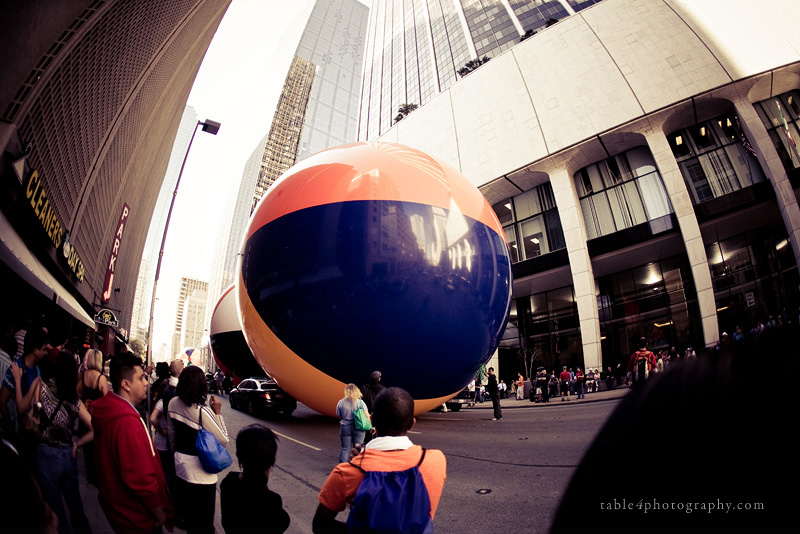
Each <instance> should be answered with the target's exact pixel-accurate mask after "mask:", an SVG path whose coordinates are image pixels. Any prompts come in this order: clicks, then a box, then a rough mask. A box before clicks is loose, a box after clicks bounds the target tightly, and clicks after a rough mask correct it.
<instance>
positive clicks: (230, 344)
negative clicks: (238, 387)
mask: <svg viewBox="0 0 800 534" xmlns="http://www.w3.org/2000/svg"><path fill="white" fill-rule="evenodd" d="M210 342H211V349H212V350H213V351H214V354H215V355H216V356H217V358H219V361H220V362H221V363H222V365H224V366H225V367H227V368H228V369H230V371H231V372H232V373H233V374H235V375H236V376H238V377H239V378H242V379H244V378H249V377H251V376H266V373H265V372H264V370H263V369H262V368H261V366H260V365H258V362H257V361H256V357H255V356H253V353H252V352H251V351H250V347H248V346H247V341H245V339H244V334H243V333H242V331H241V330H234V331H232V332H219V333H216V334H212V335H211V336H210Z"/></svg>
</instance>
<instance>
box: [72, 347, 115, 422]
mask: <svg viewBox="0 0 800 534" xmlns="http://www.w3.org/2000/svg"><path fill="white" fill-rule="evenodd" d="M84 361H85V362H86V370H85V371H84V372H83V373H82V374H81V387H80V388H78V391H79V393H80V394H81V400H83V402H84V403H85V404H87V408H88V407H91V402H93V401H96V400H98V399H101V398H103V397H104V396H105V394H106V393H108V379H107V378H106V377H105V375H103V371H104V369H105V366H104V365H103V353H102V352H100V351H99V350H95V349H89V350H87V351H86V358H85V359H84ZM87 401H90V402H87Z"/></svg>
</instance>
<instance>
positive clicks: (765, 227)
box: [360, 0, 800, 369]
mask: <svg viewBox="0 0 800 534" xmlns="http://www.w3.org/2000/svg"><path fill="white" fill-rule="evenodd" d="M480 5H481V6H483V7H481V8H478V7H477V2H467V1H466V0H460V1H455V2H453V1H452V0H449V1H443V0H442V1H440V0H427V1H426V2H399V1H390V0H376V2H375V4H374V6H373V10H374V13H373V15H372V17H371V25H370V30H369V34H368V35H369V38H368V43H369V46H368V50H367V54H366V57H367V58H368V59H367V68H366V70H367V73H366V78H365V80H364V88H365V91H364V98H363V100H362V109H361V123H360V126H361V135H362V136H364V135H367V137H368V138H369V139H371V140H373V139H374V140H380V141H391V142H396V143H400V144H404V145H408V146H411V147H414V148H416V149H419V150H423V151H425V152H426V153H428V154H430V155H431V156H434V157H437V158H440V159H441V160H443V161H445V162H447V163H448V164H450V165H452V166H453V167H455V168H456V169H458V170H460V171H461V172H462V174H464V176H466V178H467V179H469V180H470V181H471V182H472V183H473V184H475V185H476V186H477V187H478V188H479V189H480V191H481V192H482V193H483V195H484V196H485V197H486V198H487V199H488V200H489V203H490V204H491V205H492V206H493V208H494V211H495V214H496V215H497V218H498V220H499V221H500V223H501V224H502V226H503V229H504V233H505V238H506V241H507V243H508V247H509V254H510V256H511V262H512V270H513V275H514V281H513V289H512V291H513V292H512V296H513V302H512V311H511V316H510V323H509V324H510V325H511V327H510V328H508V329H507V331H506V333H507V334H508V335H507V336H506V337H505V339H504V340H503V341H502V344H501V347H502V348H501V351H500V354H499V359H500V360H501V362H502V360H504V359H506V361H507V362H508V363H509V366H508V367H510V368H511V369H515V368H519V367H518V366H519V363H518V360H517V358H518V357H519V356H518V354H520V353H522V354H524V355H525V357H526V358H528V360H527V361H530V360H531V359H533V360H534V361H536V362H538V363H537V365H541V366H544V367H548V368H551V369H552V368H554V367H558V368H560V366H561V365H571V366H573V367H575V366H580V367H589V368H602V369H607V368H608V367H609V366H611V367H612V368H616V366H617V364H621V365H622V366H623V369H624V366H627V358H628V357H630V355H631V354H632V353H633V352H634V351H635V350H636V344H637V343H638V341H639V339H640V338H641V337H644V338H645V339H646V341H647V343H648V347H649V348H650V349H655V350H656V351H659V350H661V349H669V348H670V347H673V346H674V347H676V348H677V349H678V350H683V349H685V348H686V347H693V348H694V349H696V350H697V349H704V348H712V347H714V345H715V344H716V343H717V342H718V341H719V340H720V339H721V337H723V336H722V334H723V332H724V333H727V334H728V337H729V338H730V337H731V336H733V335H734V332H736V331H737V329H738V330H741V331H744V332H745V333H747V332H748V331H749V330H750V329H751V327H753V326H754V325H758V323H759V322H760V321H765V320H766V321H767V322H769V317H770V316H772V320H773V321H774V323H775V326H776V327H778V324H779V323H780V322H783V323H786V321H787V320H789V319H791V320H793V321H795V320H797V317H796V315H797V310H798V305H800V270H798V264H800V204H798V195H800V150H799V149H798V145H797V144H798V139H800V34H799V33H798V32H797V31H796V29H795V28H794V21H796V20H798V19H800V3H797V2H783V3H780V6H778V4H774V5H773V4H771V5H770V6H769V7H767V6H765V5H764V4H763V2H760V1H758V0H743V1H741V2H735V3H734V2H722V1H705V2H686V1H684V0H635V1H634V0H603V1H602V2H598V3H595V4H593V5H589V6H585V4H584V3H574V2H568V3H567V4H561V3H557V2H549V3H547V4H543V3H541V2H522V1H519V2H515V1H512V0H508V1H502V2H491V1H488V0H487V1H484V0H482V1H481V2H480ZM545 5H547V6H549V7H551V8H553V7H556V8H557V7H559V6H561V7H563V8H564V9H566V8H567V7H571V8H572V9H573V10H574V11H577V12H576V13H574V14H571V15H569V16H566V17H559V16H558V15H557V14H554V13H552V12H551V13H546V14H542V12H541V9H543V7H544V6H545ZM453 6H455V7H453ZM488 6H493V7H492V8H491V9H493V10H494V11H493V13H494V15H492V16H486V17H485V19H481V17H482V16H483V15H481V10H484V11H486V10H488V9H489V7H488ZM409 7H413V8H414V9H413V10H409V9H407V8H409ZM468 7H470V9H468ZM472 7H474V8H475V10H474V11H473V10H471V8H472ZM423 8H424V9H423ZM435 8H436V9H440V10H441V12H440V13H439V14H438V15H434V11H435ZM501 8H502V9H501ZM533 8H536V9H537V10H539V13H540V14H541V17H539V20H541V19H543V18H545V17H550V18H554V19H555V18H558V19H559V21H558V22H556V23H554V24H550V25H549V26H547V24H546V23H545V25H544V26H542V27H539V29H538V32H537V33H536V34H535V35H531V36H530V37H528V38H526V39H524V40H522V41H520V39H519V38H517V39H516V44H514V40H506V39H507V38H508V34H507V33H506V32H505V31H501V28H500V26H501V24H500V22H499V20H500V19H501V18H504V17H507V18H509V19H511V20H512V21H513V20H518V21H519V24H517V23H516V22H515V23H514V28H515V29H516V32H517V34H518V35H520V34H522V31H523V30H525V29H526V28H528V27H529V26H528V22H525V21H526V20H527V19H525V18H524V17H523V16H522V14H523V11H524V10H525V9H530V10H533ZM579 8H582V9H579ZM448 10H451V11H452V12H454V14H453V13H451V11H448ZM528 12H529V13H530V12H532V11H528ZM448 13H451V14H453V16H452V17H451V19H452V20H451V19H448V18H447V16H446V15H447V14H448ZM512 13H513V14H515V15H516V19H514V18H513V17H512ZM418 15H419V16H418ZM451 22H452V23H451ZM476 22H480V27H481V28H485V33H481V34H477V33H476V31H477V28H478V27H477V26H476V25H475V24H474V23H476ZM437 28H438V29H440V30H441V31H439V30H437ZM464 28H466V29H469V31H466V30H464ZM512 34H513V32H512ZM523 35H524V34H523ZM459 36H460V37H459ZM467 36H472V37H471V38H470V39H466V38H467ZM426 39H427V40H426ZM458 39H462V40H464V39H466V40H467V43H468V48H469V47H470V46H474V47H475V54H474V55H473V54H472V52H471V51H470V54H469V57H474V56H477V55H479V54H480V55H482V54H484V53H485V54H486V55H491V56H492V59H491V61H489V62H488V63H486V64H484V65H482V66H480V67H478V68H477V69H476V70H474V71H473V72H471V73H469V74H468V75H466V76H464V77H463V78H461V79H457V78H456V77H455V75H454V73H453V72H454V71H453V69H455V68H457V67H458V66H459V62H458V61H454V60H451V59H449V58H450V57H451V56H449V55H447V54H452V53H455V52H456V51H458V50H461V48H460V47H459V46H458V43H459V42H460V41H458ZM440 41H441V42H449V43H450V46H449V50H450V52H447V50H444V52H445V53H444V55H441V54H440V53H439V52H440V45H441V43H440ZM470 42H471V43H472V44H471V45H470V44H469V43H470ZM492 43H495V44H492ZM506 45H513V46H510V48H507V49H506V50H505V51H502V52H501V49H502V47H503V46H506ZM493 46H494V47H495V48H494V50H495V52H491V51H490V48H491V47H493ZM484 47H489V48H484ZM445 48H446V47H445ZM411 52H414V53H416V54H417V55H416V56H411ZM412 57H416V58H417V59H414V60H413V61H412V60H411V58H412ZM442 58H444V59H442ZM444 60H446V61H445V63H447V69H446V70H442V68H441V66H442V61H444ZM434 66H435V68H434ZM415 67H416V68H417V70H415ZM443 72H444V73H445V74H446V76H442V73H443ZM437 73H438V77H437ZM379 75H380V76H379ZM397 80H403V81H404V83H397ZM415 80H418V82H417V81H415ZM456 80H457V81H456ZM434 82H435V83H436V84H438V85H436V84H434ZM429 84H434V85H433V93H437V92H438V93H439V94H438V95H437V96H436V97H435V98H428V100H427V101H426V98H425V97H424V96H422V97H420V98H421V99H420V100H419V101H416V100H415V99H416V98H417V94H420V95H424V91H425V90H427V89H428V88H430V85H429ZM448 84H449V85H448ZM445 87H446V88H445ZM395 89H398V90H400V89H402V90H404V91H407V92H406V93H403V92H402V91H401V92H400V93H399V94H398V93H396V92H395ZM412 91H413V94H412ZM396 95H397V98H398V99H399V100H394V99H395V97H396ZM387 101H388V102H390V103H391V105H387V104H386V102H387ZM409 101H411V102H418V103H420V104H421V105H420V107H419V108H418V109H416V110H415V111H413V112H412V113H410V114H409V115H408V116H407V117H405V118H404V119H402V120H401V121H400V122H398V123H396V124H394V125H392V126H391V127H390V128H389V129H388V130H386V129H385V126H387V125H389V120H390V118H391V112H392V111H395V109H396V108H395V106H396V105H397V102H409ZM364 128H367V129H366V130H365V129H364ZM378 132H383V133H382V134H381V135H379V136H378V135H376V134H377V133H378ZM395 224H396V223H395V222H394V221H391V220H387V221H386V226H387V228H388V229H391V228H393V227H394V225H395ZM415 228H416V227H415V225H413V224H412V225H411V231H415ZM779 316H780V319H779ZM723 343H724V341H723ZM501 368H506V366H504V365H501Z"/></svg>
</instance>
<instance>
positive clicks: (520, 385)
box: [517, 373, 525, 400]
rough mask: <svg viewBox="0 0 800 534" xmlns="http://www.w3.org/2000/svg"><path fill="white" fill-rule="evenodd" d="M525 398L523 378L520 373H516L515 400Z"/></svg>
mask: <svg viewBox="0 0 800 534" xmlns="http://www.w3.org/2000/svg"><path fill="white" fill-rule="evenodd" d="M524 398H525V378H524V377H523V376H522V373H517V400H523V399H524Z"/></svg>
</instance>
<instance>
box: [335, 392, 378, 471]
mask: <svg viewBox="0 0 800 534" xmlns="http://www.w3.org/2000/svg"><path fill="white" fill-rule="evenodd" d="M360 410H363V412H362V413H357V412H358V411H360ZM336 415H337V416H339V419H340V421H339V439H341V441H342V450H341V452H340V453H339V462H340V463H342V462H347V461H349V460H350V449H352V448H353V447H355V446H356V445H361V444H362V443H364V434H365V433H366V431H367V428H366V427H365V424H366V423H367V422H368V421H369V412H368V411H367V405H366V404H364V401H363V400H361V391H360V390H359V389H358V386H356V385H355V384H347V385H346V386H345V387H344V398H343V399H341V400H340V401H339V403H338V404H337V405H336ZM359 426H360V427H361V428H358V427H359ZM370 426H371V425H370Z"/></svg>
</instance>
